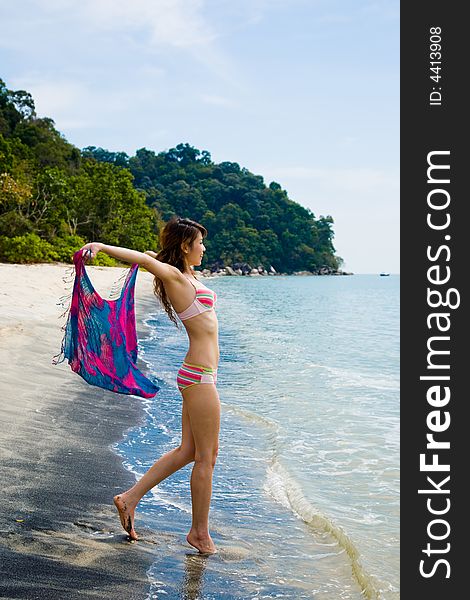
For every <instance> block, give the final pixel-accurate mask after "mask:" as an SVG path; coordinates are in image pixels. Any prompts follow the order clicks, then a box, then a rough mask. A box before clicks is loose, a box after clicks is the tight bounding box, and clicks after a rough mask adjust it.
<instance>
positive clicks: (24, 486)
mask: <svg viewBox="0 0 470 600" xmlns="http://www.w3.org/2000/svg"><path fill="white" fill-rule="evenodd" d="M87 270H88V273H89V275H90V277H91V279H92V281H93V283H94V284H95V285H96V289H97V291H98V292H99V293H100V294H101V295H102V296H103V297H105V298H109V291H110V290H111V286H112V284H113V282H114V281H116V280H117V279H118V277H119V276H120V275H122V273H123V269H122V268H105V267H93V266H88V267H87ZM64 277H65V278H66V279H68V282H67V283H65V282H64V281H63V278H64ZM71 281H73V271H71V266H70V265H65V264H38V265H15V264H3V263H2V264H0V368H1V371H2V377H1V381H0V398H1V403H0V416H1V423H2V428H1V433H0V454H1V480H2V486H1V488H0V498H1V507H2V510H1V511H0V523H1V525H0V527H1V533H2V536H1V540H0V565H1V566H0V569H1V574H2V577H1V583H0V596H1V597H8V598H67V599H74V598H84V597H96V596H100V597H102V598H110V599H114V598H126V599H132V598H145V597H146V593H147V591H148V580H147V576H146V570H147V569H148V567H149V566H150V565H151V563H152V561H153V557H154V555H155V553H158V552H159V548H158V546H159V545H160V544H162V543H163V544H164V543H165V540H164V539H162V536H160V535H158V536H157V535H156V534H155V532H151V531H145V530H144V531H140V534H141V540H140V541H139V542H138V543H131V542H129V540H128V538H127V535H126V533H125V532H124V531H123V530H122V528H121V525H120V522H119V519H118V516H117V512H116V510H115V508H114V506H113V503H112V498H113V495H114V494H116V493H117V492H119V491H122V490H123V489H126V488H127V487H129V486H130V485H131V484H132V483H133V481H134V477H133V475H131V474H130V473H129V472H128V471H127V470H126V469H125V468H124V467H123V465H122V461H121V459H120V458H119V457H118V456H117V455H116V454H115V453H114V452H113V451H112V450H111V444H113V443H115V442H116V441H118V440H119V439H121V438H122V435H123V433H124V431H125V430H126V429H127V428H129V427H132V426H134V425H136V424H138V423H139V422H140V421H141V419H142V417H143V410H142V406H141V404H140V400H139V399H137V398H134V397H131V396H127V395H122V394H113V393H112V392H109V391H107V390H102V389H100V388H97V387H93V386H90V385H88V384H87V383H86V382H84V381H83V380H82V379H81V378H80V377H79V376H78V375H76V374H75V373H73V372H72V371H71V369H70V367H69V365H68V363H67V361H64V362H62V363H61V364H59V365H53V364H52V358H53V356H54V355H56V354H57V353H58V352H59V351H60V344H61V340H62V335H63V331H62V330H61V326H62V325H64V324H65V319H66V317H65V316H62V317H61V315H62V314H63V312H64V307H62V306H60V305H58V304H57V303H58V302H59V298H60V297H61V296H63V295H64V294H66V293H68V292H69V291H70V290H71V285H72V283H71ZM152 283H153V277H152V275H151V274H150V273H147V272H145V271H140V272H139V273H138V276H137V283H136V318H137V327H138V332H139V337H140V336H141V335H142V334H143V332H144V329H143V328H144V326H143V325H142V318H143V317H144V316H145V314H146V313H147V312H148V311H149V310H152V309H153V308H155V305H156V302H157V300H156V298H155V297H154V296H153V292H152ZM139 366H140V368H142V369H143V370H144V364H143V363H140V364H139Z"/></svg>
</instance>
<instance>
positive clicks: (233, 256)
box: [0, 79, 342, 273]
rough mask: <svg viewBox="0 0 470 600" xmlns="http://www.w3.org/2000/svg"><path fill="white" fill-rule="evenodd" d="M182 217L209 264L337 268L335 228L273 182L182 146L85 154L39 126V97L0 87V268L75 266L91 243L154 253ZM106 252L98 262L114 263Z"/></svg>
mask: <svg viewBox="0 0 470 600" xmlns="http://www.w3.org/2000/svg"><path fill="white" fill-rule="evenodd" d="M174 214H178V215H179V216H185V217H188V218H191V219H194V220H196V221H199V222H201V223H202V224H203V225H204V226H205V227H206V228H207V229H208V231H209V236H208V238H207V240H205V245H206V247H207V253H206V259H205V261H204V262H205V265H209V266H214V267H216V266H223V265H235V264H236V263H249V264H250V265H251V266H254V267H257V266H258V265H263V266H264V267H265V268H266V269H269V267H270V266H271V265H272V266H273V267H274V268H275V269H276V271H278V272H287V273H289V272H293V271H299V270H316V269H318V268H320V267H322V266H327V267H329V268H331V269H337V268H338V267H339V266H340V264H341V262H342V259H341V258H339V257H337V256H335V255H334V251H335V249H334V247H333V242H332V240H333V235H334V234H333V230H332V224H333V219H332V218H331V217H330V216H327V217H320V218H319V219H316V218H315V216H314V215H313V213H312V212H311V211H310V210H309V209H306V208H304V207H302V206H300V205H299V204H297V203H295V202H293V201H292V200H290V199H289V198H288V196H287V193H286V191H285V190H283V189H281V186H280V185H279V184H278V183H276V182H271V183H270V184H269V186H266V185H265V183H264V181H263V178H262V177H261V176H258V175H254V174H253V173H250V172H249V171H248V170H247V169H245V168H241V167H240V166H239V165H238V164H237V163H234V162H222V163H220V164H215V163H213V162H212V160H211V156H210V154H209V153H208V152H206V151H202V152H201V151H200V150H198V149H196V148H194V147H192V146H190V145H189V144H178V145H177V146H176V148H171V149H170V150H168V151H166V152H160V153H158V154H156V153H155V152H153V151H151V150H147V149H146V148H142V149H140V150H137V152H136V154H135V156H132V157H129V156H128V155H127V154H126V153H124V152H109V151H107V150H104V149H102V148H96V147H93V146H90V147H87V148H85V149H83V151H81V152H80V150H79V149H78V148H76V147H75V146H73V145H72V144H70V143H68V142H67V141H66V140H65V139H64V137H63V136H62V135H61V134H60V133H59V132H58V131H57V130H56V129H55V127H54V121H53V120H52V119H49V118H38V117H37V115H36V112H35V106H34V101H33V98H32V97H31V95H30V94H28V93H27V92H24V91H11V90H8V89H7V88H6V86H5V84H4V82H3V81H2V80H1V79H0V260H2V261H7V262H47V261H57V260H58V261H63V262H70V261H71V256H72V254H73V252H74V251H75V250H77V249H78V248H79V247H80V246H81V245H83V244H84V243H86V242H87V241H92V240H99V241H102V242H104V243H107V244H112V245H118V246H127V247H131V248H134V249H136V250H142V251H143V250H147V249H154V250H158V232H159V230H160V228H161V227H162V225H163V223H164V222H165V221H166V220H168V219H169V218H170V217H171V216H172V215H174ZM113 262H114V261H113V260H112V259H110V258H109V257H108V256H106V255H105V254H103V253H100V254H98V256H97V259H96V263H98V264H113Z"/></svg>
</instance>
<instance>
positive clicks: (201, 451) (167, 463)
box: [82, 217, 220, 554]
mask: <svg viewBox="0 0 470 600" xmlns="http://www.w3.org/2000/svg"><path fill="white" fill-rule="evenodd" d="M206 235H207V230H206V229H205V228H204V227H203V226H202V225H200V224H199V223H196V222H195V221H192V220H190V219H181V218H178V217H173V218H172V219H171V220H170V221H169V222H168V223H167V224H166V225H165V227H164V228H163V230H162V232H161V235H160V238H161V250H160V252H158V254H155V253H154V252H151V251H147V252H137V251H135V250H129V249H127V248H119V247H117V246H108V245H106V244H101V243H100V242H91V243H89V244H86V245H85V246H83V248H82V250H83V253H84V255H86V256H87V258H88V259H93V258H94V257H95V256H96V255H97V254H98V252H100V251H101V252H105V253H106V254H108V255H109V256H112V257H114V258H117V259H119V260H122V261H125V262H128V263H139V264H140V265H142V266H143V267H145V269H147V271H150V273H152V274H153V275H154V276H155V280H154V292H155V295H156V296H157V297H158V298H159V299H160V301H161V303H162V305H163V307H164V309H165V311H166V313H167V314H168V317H169V318H170V319H171V320H172V321H173V322H174V323H175V324H177V323H178V321H177V320H176V317H175V313H176V315H178V317H179V318H180V320H181V321H182V322H183V324H184V326H185V328H186V331H187V333H188V337H189V349H188V351H187V353H186V356H185V359H184V361H183V364H182V366H181V368H180V369H179V371H178V374H177V378H176V381H177V385H178V389H179V390H180V392H181V395H182V399H183V400H182V415H181V420H182V439H181V444H180V445H179V446H178V447H177V448H174V449H173V450H171V451H170V452H167V453H166V454H164V455H163V456H162V457H161V458H160V459H159V460H157V462H156V463H155V464H154V465H153V466H152V467H150V469H149V470H148V471H147V472H146V473H145V474H144V475H143V477H142V478H141V479H140V480H139V481H137V482H136V483H135V485H133V486H132V487H131V488H130V489H128V490H127V491H125V492H122V493H121V494H118V495H116V496H114V504H115V505H116V508H117V510H118V512H119V516H120V519H121V523H122V526H123V527H124V529H125V530H126V531H127V532H128V534H129V537H130V538H131V539H134V540H136V539H138V538H137V534H136V532H135V530H134V512H135V508H136V506H137V504H138V503H139V501H140V499H141V498H142V496H144V494H146V493H147V492H148V491H149V490H150V489H152V488H153V487H154V486H156V485H158V484H159V483H160V482H161V481H163V480H164V479H165V478H166V477H168V476H169V475H171V474H172V473H174V472H175V471H177V470H178V469H181V468H182V467H184V466H185V465H187V464H189V463H191V462H194V467H193V469H192V473H191V500H192V525H191V530H190V532H189V533H188V535H187V536H186V539H187V541H188V542H189V543H190V544H191V545H192V546H194V547H195V548H197V549H198V550H199V552H201V553H204V554H214V553H215V552H216V551H217V550H216V547H215V545H214V542H213V541H212V538H211V536H210V534H209V507H210V500H211V495H212V475H213V470H214V466H215V462H216V457H217V452H218V447H219V428H220V399H219V395H218V392H217V388H216V381H217V365H218V362H219V356H220V353H219V345H218V323H217V316H216V313H215V309H214V305H215V302H216V299H217V296H216V294H215V292H213V291H212V290H210V289H209V288H207V287H206V286H204V285H202V284H201V283H200V282H199V281H198V280H197V279H196V278H195V277H194V271H193V267H194V266H198V265H200V264H201V262H202V258H203V255H204V252H205V249H206V248H205V246H204V243H203V238H204V237H206Z"/></svg>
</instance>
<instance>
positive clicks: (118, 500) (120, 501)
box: [113, 494, 139, 540]
mask: <svg viewBox="0 0 470 600" xmlns="http://www.w3.org/2000/svg"><path fill="white" fill-rule="evenodd" d="M113 502H114V505H115V506H116V508H117V509H118V512H119V518H120V519H121V525H122V526H123V527H124V529H125V530H126V531H127V533H128V534H129V537H130V538H131V540H138V539H139V538H138V537H137V534H136V532H135V530H134V510H135V506H131V505H129V504H128V503H127V502H126V499H125V494H118V495H117V496H114V498H113Z"/></svg>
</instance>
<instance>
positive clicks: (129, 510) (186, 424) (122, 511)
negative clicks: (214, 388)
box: [114, 386, 207, 540]
mask: <svg viewBox="0 0 470 600" xmlns="http://www.w3.org/2000/svg"><path fill="white" fill-rule="evenodd" d="M194 387H197V386H194ZM206 387H207V386H206ZM181 420H182V434H181V445H180V446H178V447H177V448H174V449H173V450H170V451H169V452H167V453H166V454H164V455H163V456H162V457H161V458H159V459H158V460H157V461H156V462H155V463H154V464H153V465H152V466H151V467H150V469H149V470H148V471H147V472H146V473H145V474H144V475H143V476H142V477H141V479H139V481H137V482H136V483H135V484H134V485H133V486H132V487H131V488H130V489H129V490H127V491H126V492H124V493H122V494H118V495H117V496H114V504H115V506H116V508H117V509H118V511H119V516H120V519H121V524H122V526H123V528H124V529H125V530H126V531H127V532H128V534H129V537H130V538H131V539H134V540H136V539H137V534H136V532H135V530H134V512H135V508H136V506H137V504H138V503H139V501H140V499H141V498H142V496H144V495H145V494H146V493H147V492H148V491H149V490H151V489H152V488H153V487H155V486H156V485H157V484H159V483H160V482H161V481H163V480H164V479H166V478H167V477H168V476H169V475H171V474H172V473H174V472H175V471H178V470H179V469H181V468H182V467H184V466H185V465H187V464H188V463H190V462H193V460H194V455H195V444H194V438H193V434H192V431H191V423H190V420H189V415H188V411H187V408H186V405H185V403H184V402H183V408H182V416H181Z"/></svg>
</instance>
